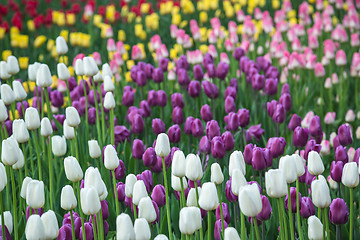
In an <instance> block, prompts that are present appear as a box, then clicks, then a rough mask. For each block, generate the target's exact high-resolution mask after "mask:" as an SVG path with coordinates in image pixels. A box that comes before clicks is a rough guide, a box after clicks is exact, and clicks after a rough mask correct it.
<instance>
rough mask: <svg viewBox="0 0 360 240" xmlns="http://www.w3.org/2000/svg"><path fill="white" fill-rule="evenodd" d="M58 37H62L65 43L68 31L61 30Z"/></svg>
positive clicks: (67, 38)
mask: <svg viewBox="0 0 360 240" xmlns="http://www.w3.org/2000/svg"><path fill="white" fill-rule="evenodd" d="M60 36H62V37H63V38H64V39H65V41H66V42H68V40H69V31H68V30H61V32H60Z"/></svg>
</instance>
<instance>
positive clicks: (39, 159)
mask: <svg viewBox="0 0 360 240" xmlns="http://www.w3.org/2000/svg"><path fill="white" fill-rule="evenodd" d="M32 133H33V136H34V139H33V140H34V144H35V148H36V156H37V160H38V171H39V180H40V181H42V173H41V158H40V149H39V139H38V136H37V132H36V130H34V131H33V132H32Z"/></svg>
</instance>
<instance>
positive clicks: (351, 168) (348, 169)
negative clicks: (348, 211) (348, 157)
mask: <svg viewBox="0 0 360 240" xmlns="http://www.w3.org/2000/svg"><path fill="white" fill-rule="evenodd" d="M341 182H342V184H344V185H345V186H347V187H349V188H354V187H356V186H357V185H359V172H358V166H357V163H356V162H349V163H346V164H345V165H344V168H343V172H342V177H341Z"/></svg>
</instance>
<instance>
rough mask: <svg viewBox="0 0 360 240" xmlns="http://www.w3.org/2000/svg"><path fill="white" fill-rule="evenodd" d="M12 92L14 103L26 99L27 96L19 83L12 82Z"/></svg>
mask: <svg viewBox="0 0 360 240" xmlns="http://www.w3.org/2000/svg"><path fill="white" fill-rule="evenodd" d="M13 90H14V94H15V99H16V101H22V100H24V99H25V98H26V96H27V94H26V92H25V89H24V87H23V85H22V84H21V82H20V81H13Z"/></svg>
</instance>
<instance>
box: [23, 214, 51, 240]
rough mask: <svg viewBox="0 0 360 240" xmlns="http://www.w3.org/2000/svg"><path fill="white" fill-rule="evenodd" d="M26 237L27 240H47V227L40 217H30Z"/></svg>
mask: <svg viewBox="0 0 360 240" xmlns="http://www.w3.org/2000/svg"><path fill="white" fill-rule="evenodd" d="M25 236H26V239H46V238H45V237H46V235H45V226H44V223H43V221H42V220H41V218H40V216H39V215H37V214H35V215H31V216H30V217H29V219H28V220H27V222H26V227H25Z"/></svg>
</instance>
